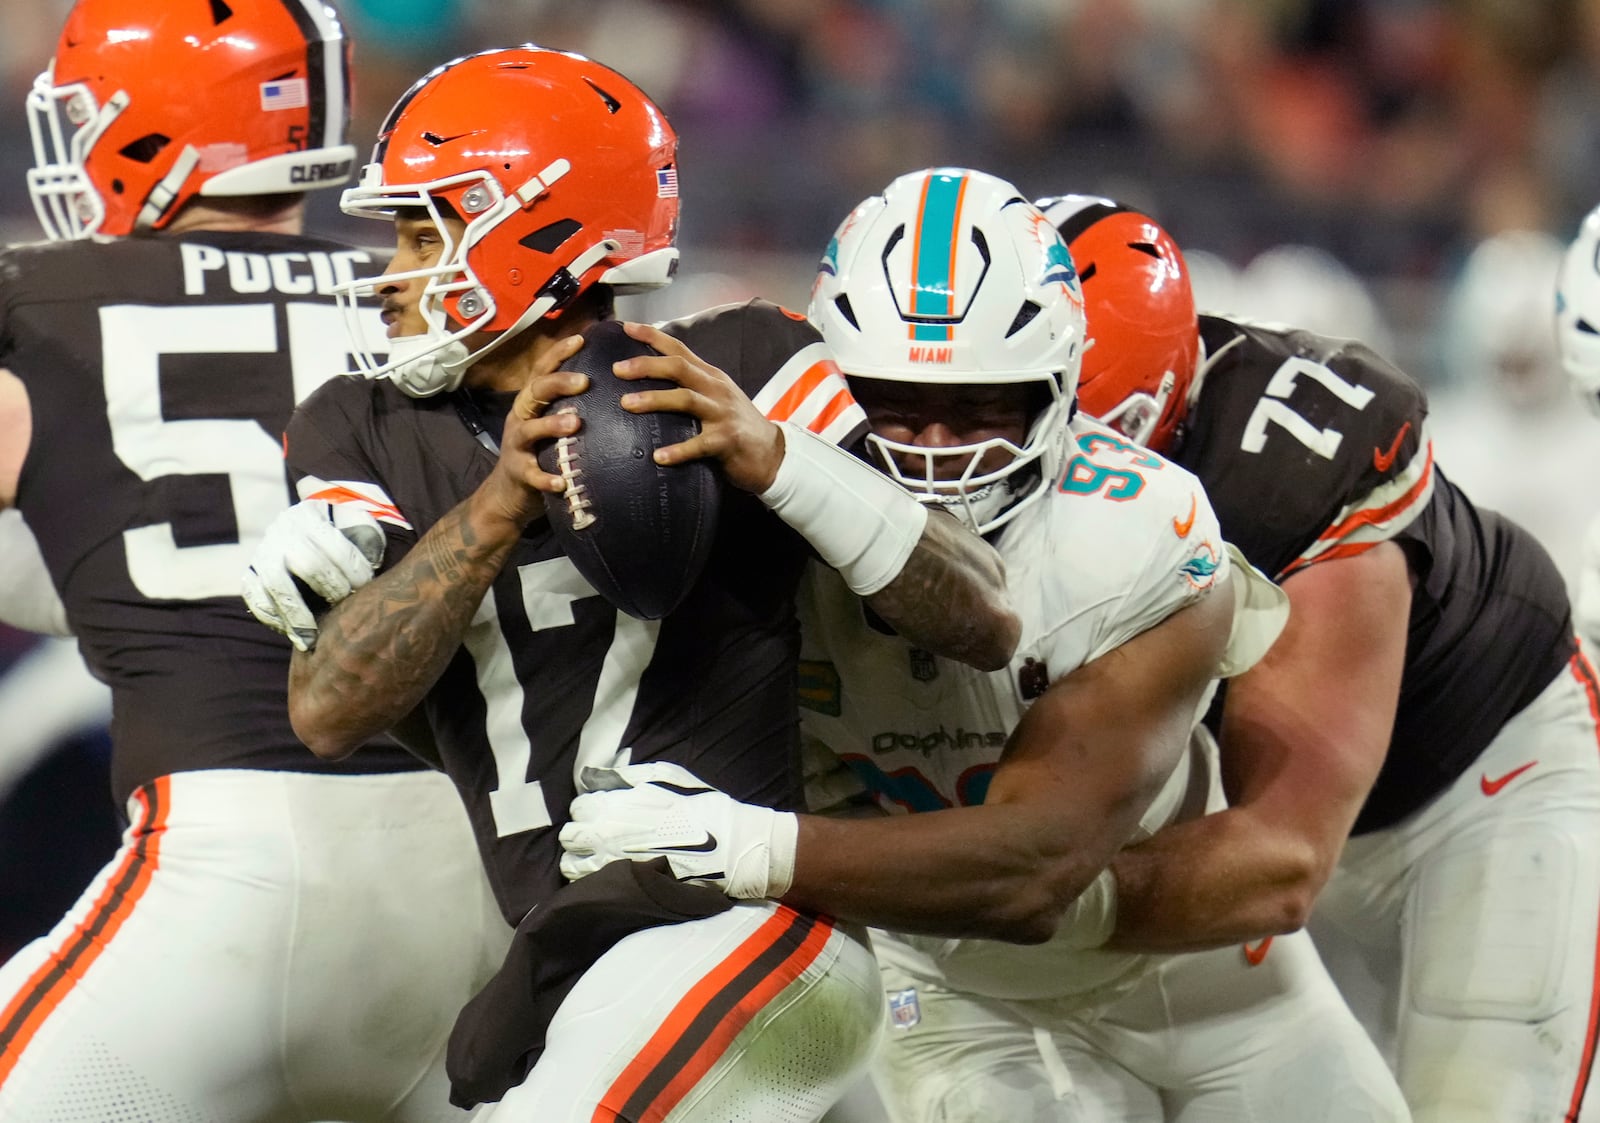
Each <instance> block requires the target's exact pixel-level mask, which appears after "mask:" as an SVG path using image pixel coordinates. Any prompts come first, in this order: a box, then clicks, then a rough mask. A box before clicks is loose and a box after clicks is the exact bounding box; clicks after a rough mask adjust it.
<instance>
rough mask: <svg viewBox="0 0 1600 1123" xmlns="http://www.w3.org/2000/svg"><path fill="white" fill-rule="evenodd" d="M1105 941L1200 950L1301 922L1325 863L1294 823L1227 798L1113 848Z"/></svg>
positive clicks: (1169, 949) (1132, 948)
mask: <svg viewBox="0 0 1600 1123" xmlns="http://www.w3.org/2000/svg"><path fill="white" fill-rule="evenodd" d="M1111 869H1112V872H1113V873H1114V874H1115V875H1116V879H1117V923H1116V928H1115V930H1114V932H1113V933H1112V936H1111V939H1110V941H1109V942H1108V943H1107V946H1108V947H1113V948H1120V949H1123V950H1126V951H1155V952H1176V951H1200V950H1204V949H1206V948H1214V947H1224V946H1227V945H1229V944H1237V943H1244V942H1246V941H1251V940H1260V939H1263V938H1265V937H1267V936H1275V935H1279V934H1282V933H1285V932H1293V931H1295V930H1297V929H1299V928H1301V927H1303V926H1304V924H1305V922H1306V917H1307V915H1308V914H1309V912H1310V909H1311V905H1312V903H1313V902H1314V901H1315V900H1316V897H1317V894H1318V893H1319V892H1320V891H1321V889H1322V886H1323V885H1324V884H1325V883H1326V881H1327V878H1328V875H1329V873H1330V872H1331V867H1330V864H1329V863H1328V862H1326V861H1324V860H1323V859H1322V858H1321V857H1320V856H1319V853H1318V848H1317V847H1316V846H1315V845H1314V844H1312V843H1311V842H1310V841H1309V840H1307V839H1306V838H1304V837H1303V836H1301V835H1299V834H1298V833H1297V832H1295V831H1293V830H1274V829H1271V828H1269V827H1268V826H1267V825H1266V824H1264V823H1263V822H1262V821H1261V820H1259V819H1258V818H1257V817H1256V816H1254V815H1253V814H1252V813H1251V812H1250V811H1249V810H1247V809H1240V808H1233V809H1229V810H1225V811H1219V812H1215V813H1213V814H1210V815H1205V816H1202V817H1201V818H1198V819H1193V820H1190V821H1189V822H1186V823H1179V824H1176V825H1174V826H1170V827H1166V828H1164V829H1163V830H1161V831H1158V832H1157V833H1156V834H1155V835H1154V836H1153V837H1151V838H1149V839H1147V840H1145V841H1144V842H1141V843H1139V844H1138V845H1137V846H1132V847H1129V848H1128V849H1126V850H1124V851H1122V852H1121V853H1119V854H1118V855H1117V856H1116V858H1115V859H1114V860H1113V861H1112V863H1111Z"/></svg>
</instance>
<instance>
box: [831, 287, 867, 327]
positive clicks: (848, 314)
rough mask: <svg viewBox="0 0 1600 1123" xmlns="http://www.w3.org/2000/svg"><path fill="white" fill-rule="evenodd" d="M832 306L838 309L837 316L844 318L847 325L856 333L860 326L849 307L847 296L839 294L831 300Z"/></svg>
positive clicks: (854, 311) (854, 313)
mask: <svg viewBox="0 0 1600 1123" xmlns="http://www.w3.org/2000/svg"><path fill="white" fill-rule="evenodd" d="M833 306H834V307H835V308H837V309H839V315H841V316H843V317H844V319H845V322H846V323H847V324H849V325H850V326H851V327H853V328H855V329H856V330H857V331H860V330H861V324H860V323H859V322H858V321H857V320H856V310H855V309H854V308H852V307H850V298H849V297H848V296H846V295H845V294H844V293H840V294H839V295H838V296H836V297H834V298H833Z"/></svg>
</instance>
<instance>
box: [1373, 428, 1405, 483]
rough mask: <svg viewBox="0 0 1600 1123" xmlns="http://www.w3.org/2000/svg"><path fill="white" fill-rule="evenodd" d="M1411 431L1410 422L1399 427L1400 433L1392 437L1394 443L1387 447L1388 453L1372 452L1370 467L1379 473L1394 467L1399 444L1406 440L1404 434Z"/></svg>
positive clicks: (1378, 450)
mask: <svg viewBox="0 0 1600 1123" xmlns="http://www.w3.org/2000/svg"><path fill="white" fill-rule="evenodd" d="M1410 431H1411V422H1409V421H1407V422H1406V423H1405V424H1404V425H1402V426H1400V431H1399V432H1398V433H1396V434H1395V435H1394V443H1393V444H1391V445H1390V446H1389V451H1388V452H1384V451H1383V450H1381V449H1376V448H1375V449H1373V450H1372V466H1373V467H1374V468H1376V469H1377V470H1378V471H1380V472H1387V471H1388V470H1389V469H1390V468H1391V467H1393V465H1394V458H1395V457H1396V456H1398V455H1399V453H1400V442H1401V441H1403V440H1405V439H1406V434H1407V433H1409V432H1410Z"/></svg>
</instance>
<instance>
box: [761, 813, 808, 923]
mask: <svg viewBox="0 0 1600 1123" xmlns="http://www.w3.org/2000/svg"><path fill="white" fill-rule="evenodd" d="M799 845H800V816H798V815H796V814H794V813H792V812H787V811H784V812H777V813H775V814H774V815H773V816H772V834H771V835H770V836H769V838H768V841H767V891H766V892H765V893H763V894H762V896H764V897H768V898H771V899H772V900H774V901H776V900H778V899H779V898H781V897H782V896H783V895H784V894H785V893H787V892H788V891H789V887H790V886H791V885H793V884H794V859H795V852H796V851H797V850H798V849H799Z"/></svg>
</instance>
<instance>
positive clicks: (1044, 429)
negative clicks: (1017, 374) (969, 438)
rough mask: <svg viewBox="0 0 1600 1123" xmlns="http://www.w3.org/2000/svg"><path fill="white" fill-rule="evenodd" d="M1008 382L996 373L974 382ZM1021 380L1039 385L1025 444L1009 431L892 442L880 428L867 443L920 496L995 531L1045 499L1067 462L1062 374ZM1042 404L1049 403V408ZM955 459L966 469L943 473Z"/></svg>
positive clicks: (857, 381) (856, 382)
mask: <svg viewBox="0 0 1600 1123" xmlns="http://www.w3.org/2000/svg"><path fill="white" fill-rule="evenodd" d="M868 381H870V380H868ZM1002 384H1003V383H1001V382H1000V381H999V380H998V379H996V380H992V381H984V382H981V383H973V384H972V385H982V386H994V385H1002ZM1016 384H1017V385H1026V386H1033V387H1037V388H1038V389H1039V391H1040V393H1039V394H1037V395H1032V397H1033V402H1032V403H1030V406H1031V417H1030V418H1029V421H1028V424H1027V427H1026V432H1025V435H1024V437H1023V439H1022V442H1021V443H1020V444H1019V443H1017V442H1015V441H1012V440H1008V439H1007V438H1005V437H988V438H985V439H984V440H981V441H974V442H972V443H969V444H961V445H942V446H938V447H931V446H927V445H918V444H911V443H908V442H901V441H895V440H891V439H890V438H888V437H886V436H884V435H883V434H881V433H878V432H876V431H874V432H869V433H868V434H867V438H866V440H867V447H868V448H869V449H870V450H871V452H872V454H873V459H874V461H875V462H876V463H877V465H878V467H879V468H880V469H881V470H882V471H883V472H884V473H885V474H887V475H888V476H890V477H891V478H892V479H893V480H894V481H895V482H896V483H898V484H900V486H902V487H904V488H905V489H906V490H907V491H909V492H910V493H911V494H912V496H913V497H914V498H916V500H917V501H918V502H920V503H924V504H927V505H929V506H934V507H941V508H943V509H944V510H946V511H949V512H950V513H951V514H953V515H955V516H956V517H957V518H959V519H961V520H962V521H963V522H965V523H966V524H967V525H968V526H970V527H971V528H972V529H973V530H974V531H976V532H977V533H979V534H988V533H991V532H993V531H995V530H998V529H999V528H1000V527H1002V526H1004V525H1005V524H1006V523H1008V522H1010V521H1011V520H1012V519H1014V518H1015V517H1016V516H1017V515H1018V514H1019V513H1021V511H1022V510H1023V509H1024V508H1026V507H1027V506H1028V505H1029V504H1030V503H1032V502H1033V501H1035V500H1037V499H1039V498H1040V497H1042V496H1043V495H1044V493H1045V491H1046V489H1047V488H1048V486H1049V483H1050V478H1053V477H1054V465H1058V464H1060V463H1062V462H1063V460H1064V457H1063V455H1062V449H1063V447H1064V445H1065V441H1066V434H1067V428H1066V424H1065V418H1066V415H1067V413H1068V412H1070V405H1071V403H1070V402H1067V401H1065V400H1063V398H1062V396H1061V380H1060V379H1059V378H1055V377H1042V378H1037V379H1029V380H1025V381H1019V382H1018V383H1016ZM851 385H852V387H854V388H855V392H856V393H857V395H858V397H860V398H861V400H862V403H863V405H865V406H867V407H868V414H869V416H870V414H871V412H872V410H871V407H870V395H869V394H868V393H867V392H866V391H865V387H864V386H863V379H861V378H853V379H852V380H851ZM1039 402H1043V405H1042V407H1041V406H1040V405H1038V403H1039ZM995 451H1000V452H1004V453H1006V454H1007V459H1006V460H1005V462H1004V463H1002V464H1000V465H998V466H996V467H994V468H991V469H988V470H986V471H984V470H980V469H981V467H982V465H983V462H984V460H985V459H986V458H987V457H988V456H989V454H990V453H992V452H995ZM902 461H908V462H909V463H910V464H912V465H916V464H918V463H920V464H921V465H922V471H921V472H918V471H916V470H915V469H914V468H912V469H908V468H906V467H905V466H904V465H903V463H902ZM952 462H960V463H962V464H963V465H964V466H963V467H962V470H961V472H960V474H959V475H948V476H947V475H945V474H944V473H943V472H941V471H940V468H941V467H942V466H944V465H948V464H950V463H952ZM1047 475H1048V476H1049V477H1050V478H1047Z"/></svg>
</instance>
